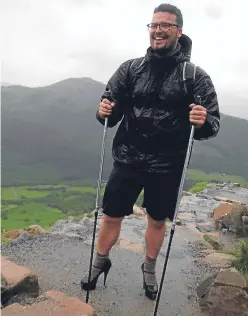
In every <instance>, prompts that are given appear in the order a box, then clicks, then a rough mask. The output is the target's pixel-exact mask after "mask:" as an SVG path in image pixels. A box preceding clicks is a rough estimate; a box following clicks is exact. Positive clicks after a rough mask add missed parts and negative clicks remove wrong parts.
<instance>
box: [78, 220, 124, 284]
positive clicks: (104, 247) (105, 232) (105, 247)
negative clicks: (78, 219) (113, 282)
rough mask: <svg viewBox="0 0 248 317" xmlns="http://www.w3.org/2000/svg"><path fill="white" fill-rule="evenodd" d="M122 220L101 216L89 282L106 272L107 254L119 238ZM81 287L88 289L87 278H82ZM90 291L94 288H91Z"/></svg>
mask: <svg viewBox="0 0 248 317" xmlns="http://www.w3.org/2000/svg"><path fill="white" fill-rule="evenodd" d="M122 220H123V218H112V217H109V216H105V215H104V216H103V218H102V221H101V225H100V230H99V235H98V241H97V252H96V254H95V259H94V262H93V266H92V274H91V281H93V280H94V279H95V277H97V276H99V274H100V273H101V272H103V270H104V269H105V270H106V265H107V266H108V265H109V261H110V260H109V252H110V250H111V248H112V247H113V245H114V244H115V243H116V242H117V240H118V238H119V235H120V230H121V222H122ZM82 287H83V288H84V289H87V288H88V276H85V277H84V278H83V280H82ZM91 289H94V288H92V287H91Z"/></svg>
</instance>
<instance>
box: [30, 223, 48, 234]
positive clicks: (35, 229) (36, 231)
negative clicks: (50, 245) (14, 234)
mask: <svg viewBox="0 0 248 317" xmlns="http://www.w3.org/2000/svg"><path fill="white" fill-rule="evenodd" d="M27 232H28V233H29V234H30V235H31V236H38V235H42V234H45V233H46V231H45V230H44V229H43V228H42V227H41V226H39V225H31V226H29V227H28V228H27Z"/></svg>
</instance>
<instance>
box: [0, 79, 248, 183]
mask: <svg viewBox="0 0 248 317" xmlns="http://www.w3.org/2000/svg"><path fill="white" fill-rule="evenodd" d="M104 89H105V85H103V84H102V83H99V82H96V81H94V80H92V79H90V78H81V79H74V78H73V79H67V80H64V81H61V82H58V83H55V84H53V85H49V86H46V87H39V88H28V87H22V86H9V87H2V185H4V186H8V185H19V184H34V183H51V182H55V181H59V180H61V179H81V178H94V179H95V178H96V177H97V173H98V167H99V156H100V149H101V138H102V132H103V128H102V126H101V125H100V124H99V123H98V122H97V121H96V119H95V113H96V110H97V106H98V103H99V98H100V96H101V94H102V92H103V91H104ZM116 128H117V127H115V128H113V129H109V131H108V141H107V148H106V160H105V169H104V178H106V177H108V174H109V172H110V170H111V167H112V157H111V141H112V138H113V135H114V133H115V131H116ZM247 136H248V121H246V120H242V119H239V118H235V117H231V116H227V115H222V118H221V129H220V133H219V135H218V137H217V138H215V139H212V140H209V141H204V142H195V145H194V150H193V155H192V159H191V164H190V167H191V168H199V169H202V170H204V171H206V172H221V173H228V174H236V175H241V176H243V177H245V178H246V179H248V162H247V161H248V160H247V158H248V141H247Z"/></svg>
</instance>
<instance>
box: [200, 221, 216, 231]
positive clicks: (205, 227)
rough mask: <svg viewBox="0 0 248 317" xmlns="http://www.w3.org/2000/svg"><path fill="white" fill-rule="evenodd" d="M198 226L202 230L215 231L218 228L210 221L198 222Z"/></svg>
mask: <svg viewBox="0 0 248 317" xmlns="http://www.w3.org/2000/svg"><path fill="white" fill-rule="evenodd" d="M196 228H197V229H198V230H199V231H200V232H215V231H216V228H215V227H214V226H213V225H212V224H209V223H201V224H199V223H198V224H197V225H196Z"/></svg>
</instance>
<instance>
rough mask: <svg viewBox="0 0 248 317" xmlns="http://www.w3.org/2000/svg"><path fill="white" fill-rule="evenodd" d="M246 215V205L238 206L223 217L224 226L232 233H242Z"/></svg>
mask: <svg viewBox="0 0 248 317" xmlns="http://www.w3.org/2000/svg"><path fill="white" fill-rule="evenodd" d="M244 215H246V207H245V206H244V205H236V206H234V207H233V208H232V210H231V211H230V212H229V213H228V214H226V215H224V216H223V218H222V225H223V226H224V227H225V228H228V230H229V231H231V232H235V233H236V232H237V233H239V232H242V231H243V222H242V216H244Z"/></svg>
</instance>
